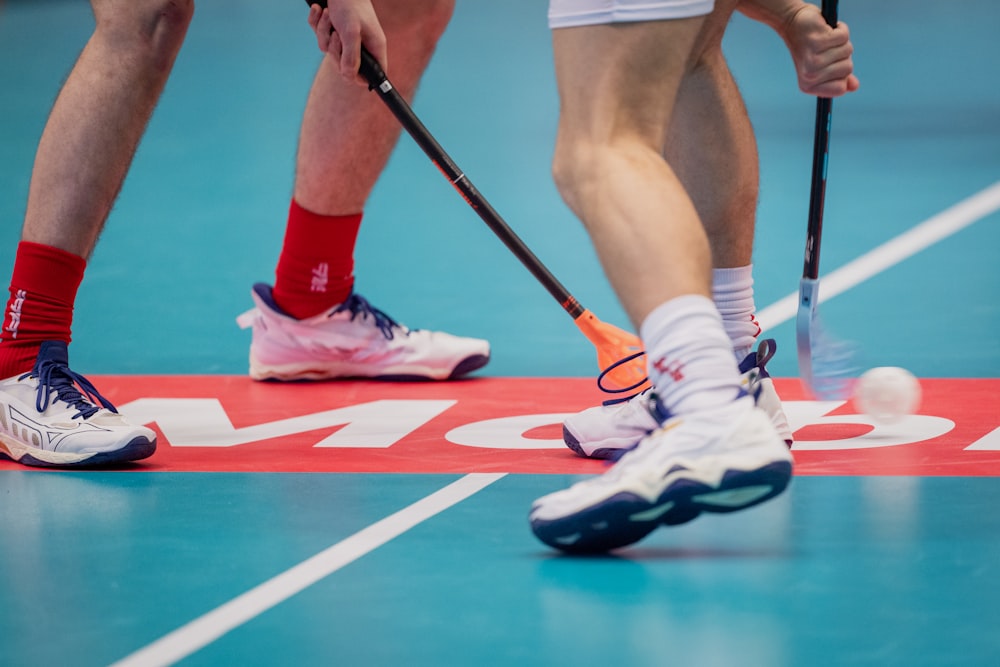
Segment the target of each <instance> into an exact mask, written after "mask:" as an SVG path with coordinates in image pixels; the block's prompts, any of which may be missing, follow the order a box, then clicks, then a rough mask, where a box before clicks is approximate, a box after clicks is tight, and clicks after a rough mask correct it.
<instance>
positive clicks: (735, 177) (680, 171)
mask: <svg viewBox="0 0 1000 667" xmlns="http://www.w3.org/2000/svg"><path fill="white" fill-rule="evenodd" d="M735 4H736V3H735V2H732V1H731V0H730V1H729V2H724V1H723V0H719V1H718V2H716V9H715V12H713V14H712V15H711V16H710V17H709V19H708V20H707V22H706V25H705V28H704V30H702V36H701V38H700V40H699V43H698V45H697V46H696V47H695V52H696V53H695V60H694V62H693V64H692V67H691V69H690V71H689V72H688V73H687V75H686V76H685V77H684V80H683V81H682V83H681V87H680V92H679V94H678V96H677V105H676V108H675V109H674V114H673V118H672V122H671V123H670V127H669V130H668V135H667V143H666V147H665V152H664V154H665V156H666V158H667V161H668V162H669V163H670V164H671V165H673V166H674V169H675V170H676V172H677V176H678V177H679V178H680V180H681V182H682V183H683V184H684V187H685V189H686V190H687V192H688V194H689V195H690V196H691V199H692V200H693V201H694V205H695V208H696V209H697V211H698V215H699V217H700V218H701V222H702V224H703V225H704V227H705V232H706V233H707V235H708V239H709V244H710V245H711V248H712V266H713V267H715V268H724V267H741V266H748V265H749V264H750V263H751V261H752V255H753V238H754V221H755V219H756V209H757V197H758V190H759V178H760V174H759V168H758V156H757V142H756V138H755V137H754V132H753V127H752V126H751V124H750V119H749V116H748V115H747V110H746V106H745V105H744V103H743V97H742V96H741V95H740V91H739V88H738V87H737V85H736V82H735V81H734V80H733V77H732V74H731V72H730V71H729V66H728V65H727V64H726V59H725V56H724V55H723V53H722V35H723V33H724V31H725V28H726V24H727V23H728V21H729V19H730V17H731V15H732V12H733V9H734V7H735ZM722 5H731V6H722Z"/></svg>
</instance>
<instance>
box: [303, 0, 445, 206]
mask: <svg viewBox="0 0 1000 667" xmlns="http://www.w3.org/2000/svg"><path fill="white" fill-rule="evenodd" d="M374 4H375V8H376V11H378V15H379V20H380V21H381V23H382V27H383V29H384V30H385V33H386V39H387V41H388V44H389V50H390V53H391V56H390V57H391V63H392V66H391V70H390V71H388V72H387V74H388V75H389V78H390V79H391V80H392V82H393V85H394V86H396V88H397V89H398V90H399V91H400V93H401V94H402V95H403V96H404V97H406V98H407V99H412V97H413V94H414V91H415V90H416V87H417V83H418V82H419V80H420V77H421V76H422V75H423V72H424V70H425V69H426V67H427V64H428V63H429V62H430V58H431V56H432V55H433V53H434V48H435V46H436V45H437V41H438V38H439V37H440V36H441V33H443V32H444V29H445V27H446V26H447V24H448V21H449V20H450V19H451V14H452V11H453V9H454V0H431V1H425V2H412V1H410V2H408V1H407V0H384V1H382V2H375V3H374ZM400 131H401V128H400V125H399V121H397V120H396V119H395V117H394V116H393V115H392V114H391V113H390V112H389V110H388V109H387V108H386V107H385V105H384V104H383V102H382V101H381V100H380V99H378V95H376V94H375V93H374V92H371V91H368V90H366V89H365V88H363V87H361V86H358V85H355V84H352V83H349V82H347V81H345V80H344V79H343V78H342V77H341V76H340V74H339V73H338V72H337V71H336V68H335V66H334V65H333V64H331V63H329V62H326V61H324V63H323V64H322V66H321V67H320V69H319V71H318V72H317V74H316V78H315V81H314V83H313V87H312V91H311V92H310V95H309V100H308V103H307V105H306V111H305V116H304V118H303V120H302V129H301V133H300V137H299V150H298V158H297V164H296V181H295V199H296V201H298V202H299V204H301V205H302V206H303V207H305V208H307V209H309V210H310V211H314V212H316V213H322V214H325V215H344V214H350V213H357V212H359V211H361V210H362V209H363V208H364V204H365V201H366V200H367V199H368V195H369V194H370V193H371V191H372V188H373V187H374V186H375V182H376V180H377V179H378V177H379V175H380V174H381V173H382V170H383V169H384V168H385V165H386V163H387V162H388V160H389V155H390V154H391V153H392V149H393V147H394V146H395V144H396V141H397V140H398V138H399V134H400Z"/></svg>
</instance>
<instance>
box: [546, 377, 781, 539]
mask: <svg viewBox="0 0 1000 667" xmlns="http://www.w3.org/2000/svg"><path fill="white" fill-rule="evenodd" d="M791 478H792V455H791V452H790V451H789V450H788V447H787V446H786V445H785V443H784V441H783V440H782V439H781V437H780V436H779V435H778V433H777V432H776V431H775V429H774V426H773V424H772V423H771V419H770V417H769V416H768V415H767V414H766V413H765V412H764V411H763V410H761V409H760V408H759V407H757V406H755V405H754V403H753V401H752V399H751V398H750V397H749V396H741V397H740V398H739V399H737V400H736V401H734V402H733V403H731V404H729V405H727V406H725V407H724V408H722V409H716V410H709V411H704V412H701V413H694V414H689V415H683V416H678V417H672V418H670V419H668V420H667V421H666V422H664V424H663V425H662V426H660V427H659V428H658V429H656V430H655V431H653V432H652V433H650V434H649V435H647V436H645V437H644V438H642V439H641V440H640V441H639V444H638V445H636V446H635V448H634V449H631V450H629V451H627V452H625V453H624V455H623V456H622V457H621V458H620V459H619V460H618V462H617V463H615V464H614V465H613V466H612V467H611V468H609V469H608V471H607V472H606V473H604V474H603V475H601V476H599V477H592V478H589V479H586V480H584V481H581V482H578V483H576V484H574V485H573V486H571V487H570V488H568V489H565V490H563V491H557V492H555V493H552V494H549V495H547V496H543V497H542V498H539V499H538V500H536V501H535V503H534V505H533V506H532V508H531V514H530V517H529V519H530V523H531V529H532V531H533V532H534V533H535V536H536V537H538V539H540V540H541V541H542V542H544V543H545V544H547V545H549V546H551V547H553V548H556V549H560V550H562V551H566V552H569V553H601V552H606V551H610V550H612V549H618V548H620V547H624V546H627V545H629V544H633V543H634V542H638V541H639V540H641V539H642V538H644V537H645V536H646V535H648V534H649V533H650V532H652V531H653V530H654V529H655V528H656V527H657V526H660V525H668V526H671V525H677V524H681V523H685V522H687V521H690V520H692V519H694V518H695V517H697V516H698V515H699V514H701V513H702V512H717V513H721V512H735V511H737V510H742V509H746V508H748V507H752V506H754V505H757V504H759V503H762V502H764V501H766V500H768V499H770V498H773V497H775V496H777V495H778V494H780V493H781V492H782V491H784V490H785V488H786V487H787V486H788V483H789V481H790V480H791Z"/></svg>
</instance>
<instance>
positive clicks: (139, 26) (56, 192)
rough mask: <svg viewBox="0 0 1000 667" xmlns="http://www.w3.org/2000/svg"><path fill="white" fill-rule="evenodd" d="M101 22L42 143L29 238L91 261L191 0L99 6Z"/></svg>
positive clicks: (27, 223) (97, 2)
mask: <svg viewBox="0 0 1000 667" xmlns="http://www.w3.org/2000/svg"><path fill="white" fill-rule="evenodd" d="M92 5H93V10H94V15H95V17H96V19H97V28H96V30H95V31H94V34H93V36H92V37H91V39H90V41H89V42H88V43H87V46H86V47H85V48H84V50H83V53H82V54H81V55H80V59H79V60H78V61H77V63H76V66H75V67H74V68H73V71H72V73H71V74H70V76H69V78H68V79H67V81H66V84H65V85H64V86H63V89H62V91H61V92H60V94H59V97H58V99H57V100H56V103H55V106H54V107H53V109H52V113H51V115H50V116H49V120H48V123H47V125H46V127H45V131H44V132H43V134H42V138H41V141H40V142H39V145H38V152H37V155H36V158H35V167H34V171H33V173H32V178H31V186H30V190H29V193H28V206H27V212H26V214H25V220H24V229H23V235H22V238H23V239H24V240H26V241H32V242H35V243H41V244H45V245H51V246H54V247H56V248H60V249H62V250H65V251H67V252H71V253H73V254H76V255H79V256H81V257H84V258H86V257H88V256H89V255H90V253H91V252H92V251H93V249H94V246H95V244H96V243H97V237H98V236H99V234H100V232H101V229H102V228H103V226H104V222H105V220H106V219H107V216H108V213H109V212H110V210H111V206H112V204H113V203H114V200H115V197H116V196H117V195H118V192H119V190H120V188H121V185H122V182H123V181H124V179H125V174H126V173H127V172H128V168H129V165H130V164H131V161H132V157H133V155H134V154H135V150H136V147H137V146H138V144H139V139H140V138H141V137H142V133H143V131H144V129H145V127H146V124H147V123H148V121H149V118H150V116H151V115H152V113H153V109H154V107H155V106H156V102H157V100H158V99H159V96H160V93H161V92H162V90H163V86H164V85H165V83H166V81H167V77H168V76H169V74H170V70H171V68H172V67H173V63H174V59H175V58H176V56H177V52H178V51H179V50H180V47H181V44H182V42H183V41H184V35H185V33H186V31H187V26H188V24H189V22H190V20H191V15H192V13H193V11H194V3H193V1H192V0H172V1H169V2H168V1H167V0H143V1H141V2H140V1H136V2H127V3H117V2H111V1H110V0H94V1H93V2H92Z"/></svg>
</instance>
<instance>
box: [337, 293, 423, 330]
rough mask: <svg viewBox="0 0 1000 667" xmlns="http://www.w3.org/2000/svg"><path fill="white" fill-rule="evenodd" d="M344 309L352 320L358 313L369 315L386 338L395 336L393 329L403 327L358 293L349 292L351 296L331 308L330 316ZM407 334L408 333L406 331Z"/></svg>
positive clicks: (401, 328) (363, 315) (364, 315)
mask: <svg viewBox="0 0 1000 667" xmlns="http://www.w3.org/2000/svg"><path fill="white" fill-rule="evenodd" d="M345 311H347V312H350V313H351V321H352V322H353V321H354V318H356V317H357V316H358V315H360V316H361V317H362V318H366V317H368V316H371V318H372V319H373V320H374V321H375V326H377V327H378V329H379V331H381V332H382V335H383V336H385V337H386V339H387V340H392V339H393V338H394V337H395V333H394V330H395V329H399V330H403V327H402V326H400V324H399V323H398V322H396V320H394V319H392V318H391V317H389V316H388V315H386V314H385V313H384V312H383V311H381V310H379V309H378V308H376V307H375V306H373V305H371V304H370V303H368V299H366V298H364V297H363V296H361V295H360V294H351V296H349V297H347V300H346V301H344V302H343V303H342V304H340V305H339V306H337V307H336V308H334V309H333V311H332V312H331V313H330V316H331V317H332V316H333V315H336V314H337V313H342V312H345ZM407 335H409V332H408V331H407Z"/></svg>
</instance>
